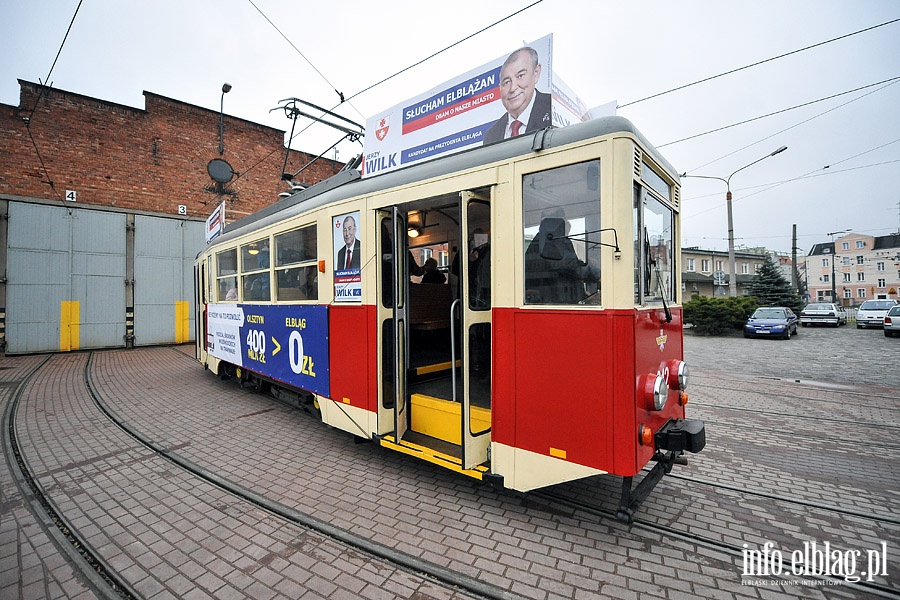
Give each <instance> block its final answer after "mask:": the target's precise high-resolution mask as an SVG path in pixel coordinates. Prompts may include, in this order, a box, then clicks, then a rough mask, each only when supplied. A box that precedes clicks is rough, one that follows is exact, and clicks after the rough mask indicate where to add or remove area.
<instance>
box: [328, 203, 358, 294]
mask: <svg viewBox="0 0 900 600" xmlns="http://www.w3.org/2000/svg"><path fill="white" fill-rule="evenodd" d="M332 231H333V237H332V239H333V243H334V300H335V302H354V301H360V300H362V276H361V266H360V265H361V264H362V263H361V258H362V257H361V256H360V254H361V246H362V244H361V243H360V239H359V211H356V212H352V213H347V214H345V215H339V216H337V217H335V218H334V227H333V229H332Z"/></svg>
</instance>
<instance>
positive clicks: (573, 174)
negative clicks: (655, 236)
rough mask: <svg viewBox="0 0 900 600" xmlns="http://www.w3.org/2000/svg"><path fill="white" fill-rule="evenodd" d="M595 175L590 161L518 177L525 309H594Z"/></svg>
mask: <svg viewBox="0 0 900 600" xmlns="http://www.w3.org/2000/svg"><path fill="white" fill-rule="evenodd" d="M599 173H600V164H599V161H589V162H585V163H579V164H575V165H568V166H565V167H558V168H555V169H549V170H547V171H541V172H539V173H532V174H528V175H525V176H524V177H523V178H522V184H523V185H522V189H523V191H522V221H523V223H522V225H523V232H522V234H523V237H524V245H523V247H524V249H525V256H524V259H525V260H524V266H525V273H524V275H525V277H524V281H525V290H524V291H525V303H526V304H584V303H597V304H599V302H600V294H599V291H600V287H599V283H600V249H601V246H600V241H601V232H600V185H599ZM636 210H637V209H636ZM636 221H637V219H636ZM636 226H637V223H636ZM635 251H636V255H637V256H640V255H641V247H640V245H639V244H636V246H635ZM668 251H669V252H670V253H671V251H672V249H671V246H669V248H668ZM635 260H636V261H637V260H640V259H639V258H636V259H635ZM671 264H672V263H670V265H671ZM669 268H671V266H670V267H669Z"/></svg>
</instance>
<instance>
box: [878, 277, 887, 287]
mask: <svg viewBox="0 0 900 600" xmlns="http://www.w3.org/2000/svg"><path fill="white" fill-rule="evenodd" d="M878 287H880V288H883V287H887V280H886V279H879V280H878Z"/></svg>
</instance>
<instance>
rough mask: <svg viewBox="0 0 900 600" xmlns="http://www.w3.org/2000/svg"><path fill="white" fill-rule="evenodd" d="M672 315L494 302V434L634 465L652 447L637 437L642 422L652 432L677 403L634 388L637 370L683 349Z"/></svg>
mask: <svg viewBox="0 0 900 600" xmlns="http://www.w3.org/2000/svg"><path fill="white" fill-rule="evenodd" d="M676 317H677V318H676V319H673V322H672V323H670V324H665V323H662V324H661V323H660V320H659V319H658V318H657V313H656V311H649V312H643V313H637V312H636V311H634V310H606V311H602V312H587V311H561V310H552V311H550V310H547V311H543V310H527V311H526V310H519V309H495V310H494V334H493V335H494V340H495V346H494V352H495V354H494V357H495V358H494V399H493V406H492V408H493V430H492V434H493V439H494V441H496V442H499V443H502V444H505V445H509V446H513V447H517V448H522V449H524V450H528V451H531V452H536V453H539V454H543V455H547V456H561V455H564V456H565V460H568V461H570V462H574V463H578V464H581V465H586V466H590V467H594V468H597V469H601V470H604V471H608V472H610V473H614V474H617V475H626V476H627V475H633V474H635V473H636V472H637V471H639V470H640V469H641V467H642V466H643V465H644V464H646V462H647V461H648V460H649V458H650V456H652V448H649V447H641V446H640V445H639V443H638V427H639V425H640V423H639V422H638V421H639V420H641V421H642V422H644V421H646V422H648V423H649V424H650V426H651V427H653V429H654V431H655V430H656V428H658V427H659V426H660V425H661V424H662V423H664V422H665V420H666V419H667V418H669V417H672V418H674V417H675V416H676V414H675V413H676V412H678V411H677V410H676V407H677V393H675V392H672V393H670V397H669V402H668V404H667V406H666V409H665V410H664V411H661V412H657V411H652V410H649V411H648V410H646V409H645V405H644V403H643V399H642V398H638V397H637V396H636V386H637V379H638V377H639V375H640V374H642V373H644V372H653V373H656V371H657V369H658V368H659V365H660V363H661V362H663V361H665V360H668V359H670V358H681V356H682V354H681V352H682V337H681V331H680V328H681V315H680V311H678V312H677V313H676ZM676 321H677V327H676ZM661 330H662V333H661ZM673 405H674V406H673ZM680 412H681V413H682V414H683V410H681V411H680Z"/></svg>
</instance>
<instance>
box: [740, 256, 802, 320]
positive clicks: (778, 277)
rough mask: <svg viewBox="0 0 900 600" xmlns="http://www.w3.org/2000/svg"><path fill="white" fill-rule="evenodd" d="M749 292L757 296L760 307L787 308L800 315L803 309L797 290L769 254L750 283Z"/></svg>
mask: <svg viewBox="0 0 900 600" xmlns="http://www.w3.org/2000/svg"><path fill="white" fill-rule="evenodd" d="M748 292H749V293H750V295H751V296H756V298H757V299H758V300H759V304H760V306H787V307H788V308H790V309H791V310H793V311H794V312H795V313H797V314H798V315H799V314H800V311H801V310H802V309H803V303H802V302H801V301H800V297H799V296H798V295H797V290H795V289H794V288H793V287H791V283H790V282H789V281H788V280H787V279H785V277H784V275H782V274H781V270H780V269H779V268H778V265H777V264H775V261H774V260H773V259H772V256H771V255H768V254H767V255H766V260H765V262H764V263H763V265H762V266H761V267H760V269H759V271H757V273H756V276H755V277H754V278H753V281H752V282H751V283H750V286H749V288H748Z"/></svg>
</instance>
